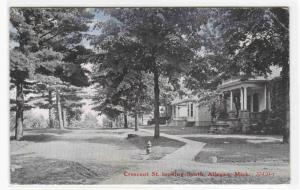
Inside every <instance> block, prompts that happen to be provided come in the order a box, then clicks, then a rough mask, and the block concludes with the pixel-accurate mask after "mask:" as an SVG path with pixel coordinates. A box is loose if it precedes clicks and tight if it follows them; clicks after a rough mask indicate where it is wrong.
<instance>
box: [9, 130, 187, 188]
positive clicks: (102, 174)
mask: <svg viewBox="0 0 300 190" xmlns="http://www.w3.org/2000/svg"><path fill="white" fill-rule="evenodd" d="M125 131H126V130H123V129H120V130H115V129H113V130H107V129H106V130H100V129H99V130H98V129H97V130H94V129H93V130H77V129H76V130H63V131H60V130H57V129H43V130H25V131H24V138H23V140H21V141H15V140H11V141H10V153H11V155H10V162H11V183H13V184H99V183H103V182H104V181H105V180H107V179H110V178H111V177H112V176H114V175H120V174H122V173H123V172H124V171H125V170H127V169H128V168H130V169H133V168H135V167H137V166H138V165H139V164H140V163H145V162H146V161H149V162H151V160H158V159H160V158H162V157H163V156H165V155H166V154H170V153H172V152H174V151H175V150H177V149H178V148H179V147H181V146H183V145H184V143H182V142H180V141H176V140H171V139H168V138H164V137H161V138H159V139H153V137H151V136H146V137H142V136H136V137H134V138H130V139H127V135H126V133H125ZM149 140H150V141H151V142H152V152H151V154H150V155H147V154H146V149H145V146H146V143H147V142H148V141H149Z"/></svg>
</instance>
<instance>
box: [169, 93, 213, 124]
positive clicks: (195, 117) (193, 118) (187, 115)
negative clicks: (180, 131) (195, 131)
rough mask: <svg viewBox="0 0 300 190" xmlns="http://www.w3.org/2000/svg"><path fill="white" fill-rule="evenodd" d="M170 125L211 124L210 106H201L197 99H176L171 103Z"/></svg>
mask: <svg viewBox="0 0 300 190" xmlns="http://www.w3.org/2000/svg"><path fill="white" fill-rule="evenodd" d="M171 110H172V111H171V119H170V121H169V123H168V125H169V126H209V125H210V124H211V116H210V111H209V107H208V106H199V104H198V103H197V99H195V98H184V99H176V100H174V101H173V102H172V103H171Z"/></svg>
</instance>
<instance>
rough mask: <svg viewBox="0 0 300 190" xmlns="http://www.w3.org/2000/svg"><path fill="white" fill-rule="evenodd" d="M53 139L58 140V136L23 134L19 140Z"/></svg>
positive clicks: (42, 140) (47, 140)
mask: <svg viewBox="0 0 300 190" xmlns="http://www.w3.org/2000/svg"><path fill="white" fill-rule="evenodd" d="M55 140H60V138H58V137H56V136H54V135H50V134H37V135H25V136H23V137H22V139H21V141H30V142H50V141H55Z"/></svg>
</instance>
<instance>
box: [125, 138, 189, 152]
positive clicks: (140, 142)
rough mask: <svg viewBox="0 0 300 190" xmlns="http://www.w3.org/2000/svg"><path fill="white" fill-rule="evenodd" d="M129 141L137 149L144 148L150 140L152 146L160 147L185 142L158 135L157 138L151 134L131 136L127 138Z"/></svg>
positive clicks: (176, 146) (177, 145)
mask: <svg viewBox="0 0 300 190" xmlns="http://www.w3.org/2000/svg"><path fill="white" fill-rule="evenodd" d="M127 140H128V141H129V142H130V143H132V144H134V145H135V146H136V147H138V148H139V149H145V147H146V145H147V142H148V141H151V145H152V147H154V146H160V147H174V148H179V147H181V146H183V145H185V143H183V142H181V141H177V140H173V139H169V138H166V137H159V138H158V139H156V138H153V136H145V137H141V136H137V137H132V138H129V139H127Z"/></svg>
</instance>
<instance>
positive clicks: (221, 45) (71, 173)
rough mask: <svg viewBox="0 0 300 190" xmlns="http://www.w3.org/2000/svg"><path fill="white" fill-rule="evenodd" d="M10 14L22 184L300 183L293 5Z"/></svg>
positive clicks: (13, 177)
mask: <svg viewBox="0 0 300 190" xmlns="http://www.w3.org/2000/svg"><path fill="white" fill-rule="evenodd" d="M8 14H9V18H8V19H9V20H8V21H7V22H8V25H9V26H8V31H7V32H8V33H9V34H8V36H9V48H8V54H9V55H8V57H9V61H8V64H9V80H8V83H9V85H8V88H9V89H8V92H9V100H7V101H9V108H8V109H9V111H8V114H7V116H8V117H9V126H2V127H3V128H9V134H7V135H9V152H8V154H9V183H10V184H11V185H21V186H22V185H108V184H113V185H124V184H140V185H153V184H159V185H163V184H193V185H204V184H214V185H216V184H217V185H223V184H227V185H228V184H229V185H230V184H231V185H236V184H240V185H241V184H255V185H257V184H268V185H270V184H271V185H274V184H276V185H282V184H290V183H291V169H292V167H293V166H292V165H291V159H292V158H291V156H290V155H291V154H290V153H291V151H290V148H291V142H292V141H291V140H290V139H291V138H290V137H291V130H290V129H291V127H290V118H291V117H290V105H291V103H290V102H291V101H290V96H291V90H290V89H291V88H290V86H291V80H290V63H291V59H290V8H289V7H288V6H286V7H285V6H269V7H259V6H257V7H253V6H251V7H250V6H249V7H247V6H244V7H234V6H231V7H218V6H212V7H200V6H190V7H186V6H182V7H178V6H174V7H172V6H169V7H159V6H158V7H157V6H156V7H142V6H141V7H122V6H121V7H73V6H61V7H36V6H33V7H28V6H27V7H22V6H21V7H17V6H11V7H9V8H8ZM5 116H6V115H2V117H5ZM295 127H297V126H295ZM5 154H6V153H5Z"/></svg>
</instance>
